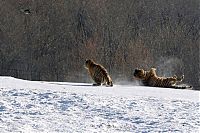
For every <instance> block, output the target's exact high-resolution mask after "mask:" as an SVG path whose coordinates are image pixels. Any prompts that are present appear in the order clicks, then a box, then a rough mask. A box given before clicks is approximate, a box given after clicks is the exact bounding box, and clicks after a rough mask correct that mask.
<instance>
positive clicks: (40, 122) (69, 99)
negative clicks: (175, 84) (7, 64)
mask: <svg viewBox="0 0 200 133" xmlns="http://www.w3.org/2000/svg"><path fill="white" fill-rule="evenodd" d="M199 98H200V92H199V91H194V90H179V89H169V88H154V87H142V86H133V85H114V87H103V86H98V87H97V86H91V84H86V83H69V82H44V81H27V80H21V79H16V78H13V77H3V76H2V77H0V131H1V132H2V133H10V132H23V133H28V132H42V133H47V132H67V133H68V132H69V133H76V132H77V133H80V132H89V133H93V132H107V133H114V132H115V133H124V132H127V133H128V132H167V133H168V132H178V133H179V132H181V133H182V132H185V133H188V132H190V133H191V132H192V133H198V132H199V131H200V99H199Z"/></svg>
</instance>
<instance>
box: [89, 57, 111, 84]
mask: <svg viewBox="0 0 200 133" xmlns="http://www.w3.org/2000/svg"><path fill="white" fill-rule="evenodd" d="M85 68H86V69H88V72H89V75H90V76H91V78H92V79H93V80H94V82H95V84H93V85H94V86H99V85H102V84H103V85H106V86H113V82H112V79H111V77H110V75H109V74H108V72H107V70H106V69H105V68H104V67H103V66H102V65H100V64H97V63H95V62H94V61H93V60H90V59H89V60H86V61H85Z"/></svg>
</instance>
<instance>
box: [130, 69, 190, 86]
mask: <svg viewBox="0 0 200 133" xmlns="http://www.w3.org/2000/svg"><path fill="white" fill-rule="evenodd" d="M134 77H135V78H136V79H139V80H141V81H142V83H143V85H145V86H152V87H165V88H176V89H186V88H192V86H180V85H177V83H181V82H182V81H183V79H184V75H182V76H181V77H177V76H176V75H174V76H173V77H159V76H157V74H156V69H155V68H151V69H150V70H149V71H145V70H144V69H135V71H134Z"/></svg>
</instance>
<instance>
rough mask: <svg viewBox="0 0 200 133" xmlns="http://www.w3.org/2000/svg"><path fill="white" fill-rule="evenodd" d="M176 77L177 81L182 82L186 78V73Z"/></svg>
mask: <svg viewBox="0 0 200 133" xmlns="http://www.w3.org/2000/svg"><path fill="white" fill-rule="evenodd" d="M176 79H177V82H182V81H183V79H184V75H182V76H181V77H177V78H176Z"/></svg>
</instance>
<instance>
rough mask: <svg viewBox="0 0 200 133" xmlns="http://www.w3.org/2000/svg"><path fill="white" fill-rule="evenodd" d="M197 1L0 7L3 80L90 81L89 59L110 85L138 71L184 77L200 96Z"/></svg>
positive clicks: (66, 0) (25, 1) (19, 1)
mask: <svg viewBox="0 0 200 133" xmlns="http://www.w3.org/2000/svg"><path fill="white" fill-rule="evenodd" d="M199 7H200V2H199V0H1V1H0V57H1V58H0V75H9V76H14V77H18V78H22V79H29V80H47V81H72V82H91V81H90V77H89V76H88V74H87V71H86V69H85V68H84V61H85V59H89V58H91V59H93V60H94V61H96V62H97V63H100V64H102V65H104V66H105V68H107V70H108V71H109V73H110V75H111V77H112V78H113V81H114V83H117V82H120V81H127V80H128V81H131V80H133V78H132V77H133V71H134V69H135V68H144V69H147V70H148V69H150V68H151V67H156V68H157V72H158V75H163V76H173V75H175V74H176V75H177V76H181V75H182V74H184V75H185V80H184V82H185V83H189V84H190V85H193V86H195V87H194V89H200V52H199V50H200V44H199V41H200V38H199V35H200V32H199V31H200V19H199V16H200V8H199Z"/></svg>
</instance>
